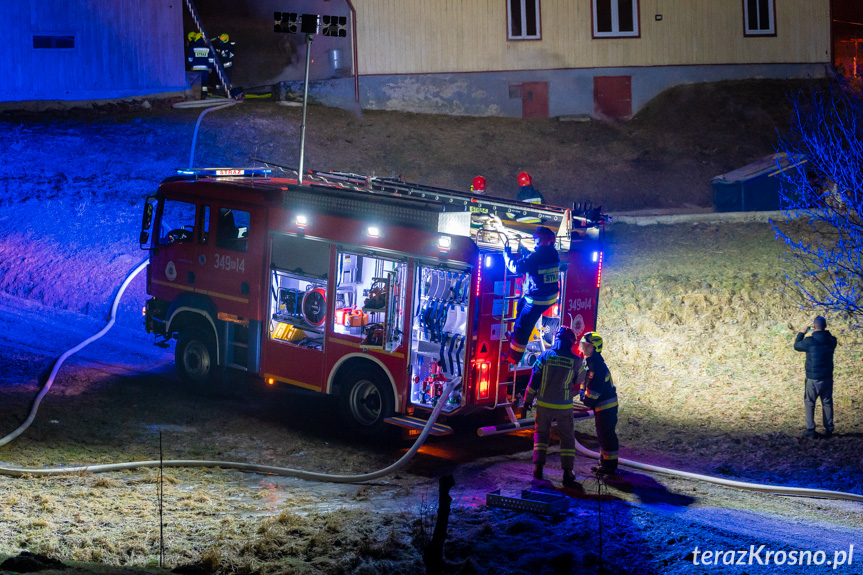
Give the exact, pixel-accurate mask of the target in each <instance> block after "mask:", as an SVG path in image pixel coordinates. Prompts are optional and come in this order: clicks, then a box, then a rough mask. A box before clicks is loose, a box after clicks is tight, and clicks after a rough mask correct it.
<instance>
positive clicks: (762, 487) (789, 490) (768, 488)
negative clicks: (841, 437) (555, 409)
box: [575, 439, 863, 503]
mask: <svg viewBox="0 0 863 575" xmlns="http://www.w3.org/2000/svg"><path fill="white" fill-rule="evenodd" d="M575 448H576V449H577V450H578V452H579V453H581V454H582V455H586V456H587V457H592V458H594V459H599V454H598V453H596V452H595V451H591V450H589V449H588V448H586V447H585V446H583V445H582V444H581V443H579V442H578V440H577V439H576V440H575ZM618 463H619V464H620V465H625V466H627V467H633V468H635V469H641V470H643V471H651V472H653V473H662V474H664V475H674V476H676V477H683V478H685V479H694V480H695V481H704V482H705V483H714V484H716V485H722V486H724V487H733V488H735V489H744V490H746V491H759V492H761V493H774V494H778V495H793V496H797V497H823V498H825V499H844V500H846V501H856V502H858V503H863V495H857V494H856V493H846V492H844V491H830V490H827V489H807V488H805V487H782V486H779V485H767V484H764V483H748V482H746V481H734V480H732V479H720V478H719V477H711V476H710V475H701V474H700V473H690V472H689V471H680V470H677V469H671V468H668V467H659V466H656V465H650V464H648V463H639V462H638V461H632V460H629V459H620V460H618Z"/></svg>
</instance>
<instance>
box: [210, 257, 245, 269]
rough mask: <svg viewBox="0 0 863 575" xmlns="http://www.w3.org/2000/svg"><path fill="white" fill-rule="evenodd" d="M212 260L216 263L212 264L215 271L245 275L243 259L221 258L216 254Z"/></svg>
mask: <svg viewBox="0 0 863 575" xmlns="http://www.w3.org/2000/svg"><path fill="white" fill-rule="evenodd" d="M213 259H215V260H216V263H215V264H214V266H215V268H216V269H220V270H225V271H226V272H240V273H245V271H246V259H245V258H232V257H231V256H230V255H227V256H222V255H219V254H216V257H215V258H213Z"/></svg>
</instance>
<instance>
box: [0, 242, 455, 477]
mask: <svg viewBox="0 0 863 575" xmlns="http://www.w3.org/2000/svg"><path fill="white" fill-rule="evenodd" d="M149 262H150V260H149V258H146V259H144V261H142V262H141V263H140V264H138V266H137V267H136V268H135V269H133V270H132V271H131V272H130V273H129V275H128V276H127V277H126V279H125V280H124V281H123V283H122V284H121V285H120V289H119V290H117V295H116V296H114V303H113V304H112V305H111V317H110V320H109V321H108V323H107V325H105V327H104V328H102V330H101V331H99V333H97V334H96V335H93V336H92V337H89V338H87V339H86V340H84V341H82V342H81V343H79V344H78V345H76V346H75V347H73V348H72V349H70V350H68V351H66V352H65V353H64V354H63V355H61V356H60V358H59V359H58V360H57V361H56V362H55V363H54V368H53V369H52V370H51V374H50V375H49V376H48V379H47V381H46V382H45V385H44V386H43V387H42V390H41V391H40V392H39V394H38V395H37V396H36V399H34V400H33V406H32V407H31V408H30V413H29V415H28V416H27V419H26V420H25V421H24V423H22V424H21V425H20V426H19V427H18V429H16V430H15V431H13V432H12V433H10V434H9V435H7V436H6V437H4V438H3V439H0V446H3V445H6V444H7V443H9V442H10V441H12V440H13V439H15V438H16V437H18V436H19V435H21V434H22V433H24V431H25V430H26V429H27V428H28V427H30V424H31V423H33V420H34V419H35V418H36V412H37V411H38V410H39V404H40V403H42V398H44V397H45V395H46V394H47V393H48V390H50V389H51V386H52V385H53V384H54V378H55V377H56V376H57V372H58V371H59V370H60V366H61V365H63V362H65V361H66V359H68V358H69V356H71V355H72V354H74V353H77V352H79V351H81V350H82V349H84V348H85V347H87V346H88V345H90V344H91V343H93V342H94V341H96V340H97V339H99V338H101V337H102V336H103V335H105V334H106V333H108V330H110V329H111V328H112V327H113V326H114V322H115V320H116V317H117V307H118V306H119V305H120V299H121V298H122V297H123V293H124V292H125V291H126V288H127V287H128V286H129V284H130V283H131V281H132V280H133V279H134V278H135V277H136V276H137V275H138V274H139V273H141V270H143V269H144V268H145V267H147V264H148V263H149ZM455 384H456V381H455V380H453V381H450V382H449V383H448V384H447V385H446V387H445V388H444V389H443V392H442V393H441V396H440V399H438V402H437V404H436V405H435V407H434V409H433V410H432V413H431V417H429V420H428V421H427V422H426V425H425V427H424V428H423V430H422V432H421V433H420V435H419V437H418V438H417V440H416V441H415V442H414V444H413V445H412V446H411V448H410V449H409V450H408V452H407V453H405V454H404V455H403V456H402V457H401V458H400V459H399V460H398V461H396V462H395V463H393V464H392V465H390V466H389V467H386V468H384V469H381V470H378V471H374V472H371V473H365V474H361V475H329V474H326V473H315V472H312V471H303V470H300V469H289V468H287V467H271V466H268V465H255V464H253V463H240V462H237V461H198V460H189V459H170V460H167V461H131V462H127V463H108V464H104V465H78V466H72V467H54V468H49V469H25V468H16V467H0V475H9V476H12V477H22V476H24V475H61V474H68V473H81V472H90V473H101V472H105V471H122V470H124V469H135V468H140V467H160V466H162V467H222V468H224V469H239V470H241V471H252V472H256V473H268V474H272V475H284V476H287V477H297V478H299V479H307V480H309V481H322V482H331V483H360V482H362V481H371V480H373V479H377V478H379V477H383V476H384V475H389V474H390V473H393V472H395V471H397V470H398V469H401V468H402V467H403V466H404V465H405V464H406V463H407V462H408V461H410V460H411V458H412V457H413V456H414V455H415V454H416V452H417V451H418V450H419V448H420V447H422V445H423V443H425V440H426V438H428V435H429V433H431V429H432V426H433V425H434V424H435V422H436V421H437V418H438V416H439V415H440V412H441V410H442V409H443V406H444V404H446V400H447V399H448V398H449V396H450V393H452V390H453V388H454V387H455Z"/></svg>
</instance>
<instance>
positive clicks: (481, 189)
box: [470, 176, 485, 195]
mask: <svg viewBox="0 0 863 575" xmlns="http://www.w3.org/2000/svg"><path fill="white" fill-rule="evenodd" d="M470 191H471V192H473V193H474V194H481V195H484V194H485V178H484V177H482V176H477V177H475V178H474V179H473V183H472V184H471V185H470Z"/></svg>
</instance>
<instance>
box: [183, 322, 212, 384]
mask: <svg viewBox="0 0 863 575" xmlns="http://www.w3.org/2000/svg"><path fill="white" fill-rule="evenodd" d="M174 363H175V364H176V367H177V375H179V376H180V379H181V380H182V381H183V382H184V383H185V384H187V385H188V386H189V387H191V388H192V389H193V390H195V391H198V392H211V393H218V391H219V390H218V389H217V388H218V383H219V379H220V378H219V377H218V373H219V367H218V365H217V364H216V342H215V341H214V339H213V336H211V335H210V334H208V333H206V332H205V331H203V330H201V329H190V330H188V331H184V332H181V333H180V337H179V338H177V346H176V347H175V348H174Z"/></svg>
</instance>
